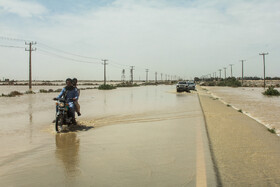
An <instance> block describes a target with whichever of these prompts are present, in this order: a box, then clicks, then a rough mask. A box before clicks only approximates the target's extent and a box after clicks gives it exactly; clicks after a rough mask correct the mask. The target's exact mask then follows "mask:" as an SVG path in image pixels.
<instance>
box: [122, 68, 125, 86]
mask: <svg viewBox="0 0 280 187" xmlns="http://www.w3.org/2000/svg"><path fill="white" fill-rule="evenodd" d="M124 81H125V69H123V70H122V83H124Z"/></svg>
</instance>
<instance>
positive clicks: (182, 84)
mask: <svg viewBox="0 0 280 187" xmlns="http://www.w3.org/2000/svg"><path fill="white" fill-rule="evenodd" d="M176 90H177V92H184V91H186V92H190V90H189V84H188V82H187V81H179V82H178V83H177V85H176Z"/></svg>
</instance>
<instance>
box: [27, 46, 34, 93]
mask: <svg viewBox="0 0 280 187" xmlns="http://www.w3.org/2000/svg"><path fill="white" fill-rule="evenodd" d="M25 45H28V46H29V48H25V51H29V91H32V66H31V53H32V51H36V48H32V45H36V42H29V43H28V42H25Z"/></svg>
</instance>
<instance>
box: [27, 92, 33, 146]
mask: <svg viewBox="0 0 280 187" xmlns="http://www.w3.org/2000/svg"><path fill="white" fill-rule="evenodd" d="M28 114H29V128H28V129H29V142H30V143H32V131H33V97H32V96H31V95H30V94H29V95H28Z"/></svg>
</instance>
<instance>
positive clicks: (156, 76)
mask: <svg viewBox="0 0 280 187" xmlns="http://www.w3.org/2000/svg"><path fill="white" fill-rule="evenodd" d="M155 83H157V72H155Z"/></svg>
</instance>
